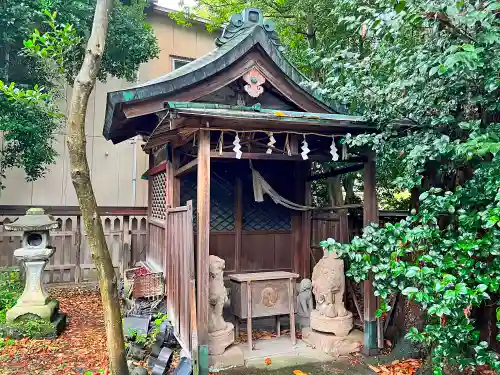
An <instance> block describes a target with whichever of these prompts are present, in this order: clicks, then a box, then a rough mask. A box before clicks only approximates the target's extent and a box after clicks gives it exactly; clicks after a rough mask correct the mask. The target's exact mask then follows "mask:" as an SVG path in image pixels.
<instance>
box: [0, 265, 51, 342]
mask: <svg viewBox="0 0 500 375" xmlns="http://www.w3.org/2000/svg"><path fill="white" fill-rule="evenodd" d="M22 292H23V285H22V284H21V280H20V273H19V269H17V268H4V269H0V337H3V338H4V339H3V340H2V341H1V342H0V346H1V345H4V346H5V344H9V343H10V341H9V340H7V339H6V338H10V337H14V338H21V337H32V338H41V337H45V336H52V335H55V331H54V327H53V326H52V324H50V323H49V322H46V321H44V320H42V319H26V320H21V321H16V322H7V321H6V314H7V310H9V309H10V308H11V307H13V306H14V305H15V304H16V302H17V300H18V298H19V297H20V296H21V293H22Z"/></svg>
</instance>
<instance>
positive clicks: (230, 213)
mask: <svg viewBox="0 0 500 375" xmlns="http://www.w3.org/2000/svg"><path fill="white" fill-rule="evenodd" d="M213 170H214V171H213V172H212V175H211V176H210V231H212V232H228V231H229V232H231V231H234V220H235V219H234V211H235V205H234V203H235V201H234V200H235V198H234V176H232V175H231V172H230V171H227V170H224V169H223V168H220V167H219V168H217V166H214V167H213ZM189 200H192V201H193V221H194V223H193V225H194V228H196V174H195V173H193V174H190V175H187V176H183V177H182V178H181V204H186V202H187V201H189Z"/></svg>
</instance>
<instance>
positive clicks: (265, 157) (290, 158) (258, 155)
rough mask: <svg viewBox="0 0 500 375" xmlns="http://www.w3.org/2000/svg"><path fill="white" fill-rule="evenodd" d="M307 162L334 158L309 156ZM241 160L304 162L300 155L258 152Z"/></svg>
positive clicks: (212, 154) (218, 156) (229, 156)
mask: <svg viewBox="0 0 500 375" xmlns="http://www.w3.org/2000/svg"><path fill="white" fill-rule="evenodd" d="M308 156H309V158H308V159H307V160H310V161H331V160H332V157H331V156H327V155H308ZM210 157H211V158H212V159H236V154H235V153H234V152H222V153H221V152H218V151H212V152H210ZM241 159H245V160H285V161H303V160H304V159H302V156H300V155H290V156H288V155H287V154H266V153H257V152H243V154H242V155H241Z"/></svg>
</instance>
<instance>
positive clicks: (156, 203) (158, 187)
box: [151, 171, 166, 220]
mask: <svg viewBox="0 0 500 375" xmlns="http://www.w3.org/2000/svg"><path fill="white" fill-rule="evenodd" d="M165 179H166V174H165V171H161V172H159V173H157V174H155V175H153V176H152V179H151V183H152V184H153V186H152V188H151V216H153V217H154V218H156V219H160V220H165V219H166V207H165Z"/></svg>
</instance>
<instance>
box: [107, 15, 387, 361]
mask: <svg viewBox="0 0 500 375" xmlns="http://www.w3.org/2000/svg"><path fill="white" fill-rule="evenodd" d="M216 46H217V48H216V49H215V50H214V51H212V52H211V53H209V54H208V55H205V56H203V57H201V58H199V59H197V60H195V61H193V62H191V63H189V64H187V65H185V66H183V67H181V68H179V69H177V70H175V71H173V72H171V73H169V74H167V75H165V76H162V77H158V78H157V79H155V80H152V81H150V82H147V83H145V84H142V85H139V86H136V87H133V88H130V89H127V90H121V91H116V92H110V93H108V97H107V110H106V117H105V124H104V136H105V137H106V139H108V140H111V141H113V142H114V143H119V142H122V141H124V140H126V139H129V138H130V137H133V136H135V135H138V134H139V135H143V136H145V138H146V139H147V142H146V144H145V145H144V147H143V148H144V151H145V152H146V153H148V154H149V157H150V159H149V160H150V168H149V170H148V172H147V177H148V179H149V215H148V216H149V218H148V223H149V224H148V244H149V247H148V249H147V261H148V262H149V263H150V264H152V265H155V266H157V267H158V268H159V269H161V270H163V272H164V274H165V276H166V284H167V294H168V295H167V299H168V301H169V309H172V310H171V311H169V315H170V317H171V318H172V319H173V320H174V326H176V330H177V334H178V337H179V340H180V342H181V344H182V345H183V346H184V347H185V348H187V349H188V350H192V351H196V350H197V348H198V345H199V346H203V345H206V342H207V320H208V298H209V290H208V285H209V277H210V276H209V255H210V254H212V255H217V256H218V257H220V258H222V259H224V260H225V264H226V267H225V274H231V273H242V272H260V271H291V272H295V273H297V274H299V275H300V276H301V277H310V273H311V264H310V259H311V249H310V243H309V238H310V212H311V207H310V206H311V192H310V186H311V183H310V173H311V164H312V163H314V162H321V161H330V162H335V161H338V162H342V168H338V169H336V170H334V172H333V173H331V175H334V174H342V173H345V172H349V171H354V170H361V169H363V168H364V171H365V172H364V176H365V186H364V195H365V199H364V205H365V206H364V220H365V222H370V221H377V220H378V213H377V205H376V200H375V167H374V165H375V164H374V161H373V160H372V159H371V158H370V155H368V154H363V153H362V152H361V150H355V149H347V147H345V146H344V145H342V144H341V143H340V140H341V138H342V136H344V135H345V134H347V133H350V134H359V133H365V132H371V131H374V129H373V127H372V126H371V125H370V124H368V123H366V122H365V121H364V120H363V119H362V118H361V117H356V116H349V115H347V114H346V113H347V112H346V109H345V108H343V107H342V106H341V105H337V104H335V103H330V102H328V101H327V100H326V99H324V98H323V97H322V96H321V93H320V92H318V91H316V90H314V89H313V88H311V87H309V86H308V85H307V83H308V81H307V78H306V77H305V76H303V75H302V74H301V73H300V72H299V71H298V70H297V69H296V68H295V67H294V66H293V65H291V64H290V63H289V62H288V61H287V59H286V58H285V57H284V55H283V53H282V48H281V47H280V43H279V40H278V38H277V36H276V34H275V32H274V25H273V23H272V22H269V21H267V20H264V19H263V16H262V13H261V11H260V10H258V9H246V10H245V11H243V13H242V14H237V15H234V16H232V17H231V20H230V22H229V24H228V25H227V27H226V28H225V29H224V31H223V33H222V35H221V37H219V38H217V40H216ZM340 239H341V240H344V241H346V240H347V239H348V238H347V237H346V236H345V235H344V236H343V237H342V238H340ZM194 280H196V292H195V293H196V297H197V298H196V321H193V320H190V311H191V310H192V309H193V308H194V306H193V305H194V302H195V298H194V294H193V293H194V288H193V285H194V283H195V281H194ZM190 285H191V287H190ZM366 291H367V292H368V293H367V294H366V295H370V296H371V290H370V285H369V284H368V285H367V289H366ZM189 296H191V298H190V297H189ZM366 303H367V304H368V306H366V305H365V321H367V323H365V325H366V324H368V325H369V326H370V327H369V329H368V331H369V332H372V333H373V327H374V322H375V315H374V314H375V305H374V299H373V297H372V298H365V304H366ZM193 330H194V331H196V332H197V340H198V342H197V343H196V342H193V339H192V337H193V335H192V333H193ZM373 340H374V336H373V337H372V336H370V338H369V341H370V342H368V343H366V342H365V346H366V345H369V346H370V345H372V346H373V345H375V346H374V347H376V343H375V342H374V341H373ZM200 361H201V359H200ZM200 363H201V362H200Z"/></svg>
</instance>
